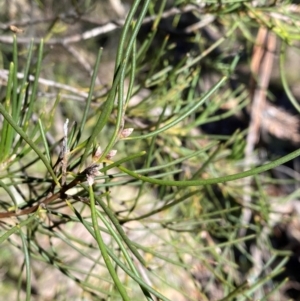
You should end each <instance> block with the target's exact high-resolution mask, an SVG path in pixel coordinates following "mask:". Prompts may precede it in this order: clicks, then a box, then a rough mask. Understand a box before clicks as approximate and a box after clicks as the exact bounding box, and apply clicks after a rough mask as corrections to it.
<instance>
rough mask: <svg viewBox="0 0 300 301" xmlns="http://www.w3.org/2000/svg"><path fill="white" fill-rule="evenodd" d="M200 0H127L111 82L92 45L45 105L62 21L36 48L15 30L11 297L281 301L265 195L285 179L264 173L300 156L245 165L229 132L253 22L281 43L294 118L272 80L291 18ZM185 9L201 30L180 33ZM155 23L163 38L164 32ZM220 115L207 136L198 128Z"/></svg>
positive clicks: (6, 157)
mask: <svg viewBox="0 0 300 301" xmlns="http://www.w3.org/2000/svg"><path fill="white" fill-rule="evenodd" d="M73 2H74V3H75V4H74V3H73ZM83 2H84V4H83V5H82V7H79V6H80V5H79V4H77V2H76V1H72V5H73V6H71V7H73V8H74V9H75V10H76V13H78V14H82V15H84V14H88V13H89V12H90V11H91V10H92V9H93V8H95V7H97V5H96V3H94V2H93V1H83ZM262 2H263V1H262ZM197 3H198V2H197ZM197 3H196V2H195V1H176V2H175V4H173V6H172V7H170V6H169V3H168V1H157V2H156V1H150V0H147V1H138V0H136V1H133V3H132V5H131V8H130V10H129V12H128V14H127V17H126V20H125V21H124V22H123V23H122V22H120V24H122V26H121V28H122V31H121V33H120V39H119V43H118V47H117V51H116V58H115V61H114V68H112V69H113V70H111V72H112V73H113V80H112V82H111V84H110V85H109V86H105V85H102V84H101V83H100V84H99V81H98V76H99V72H100V71H99V70H101V64H102V59H103V56H104V51H105V49H104V50H103V49H102V48H100V50H97V53H98V54H97V56H96V58H95V60H94V61H95V63H94V68H93V70H92V72H91V78H90V79H88V81H86V82H85V83H84V84H83V85H82V87H81V88H78V86H76V87H75V84H74V87H70V86H60V85H57V84H56V83H55V85H53V87H55V86H57V87H59V89H60V91H57V90H55V89H51V88H49V90H50V91H51V92H53V91H55V93H54V95H53V94H52V96H51V97H47V96H45V95H46V92H48V91H43V87H42V85H41V82H39V79H40V78H41V74H43V76H45V75H48V74H47V67H48V66H49V64H50V63H49V61H51V55H50V54H49V53H50V52H51V51H50V50H49V49H48V47H49V45H52V43H54V42H53V40H52V41H51V38H50V37H51V36H52V35H54V33H55V31H54V28H55V25H57V24H56V22H58V25H57V26H62V25H61V24H60V23H59V22H60V21H59V20H58V19H59V18H56V19H54V20H53V24H51V26H49V27H48V29H47V32H46V33H45V35H44V37H45V39H42V40H41V41H40V42H39V44H37V41H31V42H30V44H28V45H29V46H28V48H24V47H22V46H21V44H18V38H16V37H15V36H14V39H13V44H12V62H11V63H10V64H9V67H8V68H9V73H8V79H7V83H6V86H5V88H2V91H1V93H2V101H1V103H0V114H1V128H0V130H1V141H0V204H1V212H0V219H1V232H0V243H1V246H2V248H1V249H2V250H1V255H3V254H4V253H5V252H7V251H6V250H8V249H9V250H10V251H11V256H9V255H7V254H6V255H5V257H4V256H1V257H2V258H4V259H3V260H2V259H0V262H1V265H5V264H6V265H7V267H8V268H7V269H8V270H9V272H8V273H9V277H7V278H10V279H15V280H14V281H15V282H16V285H15V287H14V291H11V290H10V289H8V285H7V286H5V287H3V291H5V294H6V295H7V297H8V298H10V297H11V296H13V297H16V295H17V299H20V300H21V299H22V300H46V299H47V298H46V297H45V298H44V299H43V294H44V293H45V288H43V287H42V285H41V283H45V281H49V286H50V287H51V292H52V295H51V298H55V300H121V299H122V300H148V301H149V300H223V301H225V300H239V301H242V300H258V299H259V300H283V299H280V298H282V293H281V292H280V287H281V286H282V285H284V283H285V282H286V280H279V279H280V278H279V275H280V274H281V273H282V271H283V269H284V268H283V267H284V265H285V264H286V262H287V260H288V256H289V253H288V252H286V251H285V252H280V251H279V250H275V249H274V248H273V246H272V242H271V240H270V232H271V227H272V226H273V223H274V221H273V220H272V219H271V215H272V213H274V211H276V210H275V209H274V207H273V206H272V204H271V203H272V201H273V199H272V198H271V196H269V195H268V193H267V192H266V190H267V189H268V188H270V187H271V184H272V185H274V186H276V185H278V186H280V185H281V182H280V180H279V179H276V178H272V174H271V173H269V171H270V170H272V169H275V168H276V167H278V166H281V165H283V164H284V163H286V162H288V161H291V160H293V159H295V158H296V157H298V156H299V154H300V150H296V151H293V152H290V153H288V154H285V155H284V156H281V157H280V158H271V160H267V159H266V158H265V159H264V160H263V162H261V161H262V160H260V162H259V161H258V160H257V163H253V164H251V166H250V167H249V166H246V169H245V167H244V166H243V164H244V165H245V164H246V163H245V147H246V146H247V130H246V129H242V128H241V129H237V130H235V131H233V132H228V131H226V130H227V128H226V127H227V126H228V127H229V123H230V121H229V120H230V118H231V117H234V116H237V115H239V114H241V113H242V112H243V111H244V110H246V108H247V107H249V106H250V104H251V91H250V89H249V87H248V84H247V81H245V80H244V79H243V76H242V75H241V72H242V71H241V70H243V69H245V68H246V69H247V75H248V76H250V71H249V70H250V67H249V61H248V60H250V59H249V57H250V55H249V54H250V53H251V49H252V47H253V45H254V43H255V36H256V34H257V31H258V30H259V28H261V27H263V28H267V29H268V30H269V31H270V32H273V33H274V34H275V35H276V38H277V40H278V41H280V42H281V45H282V46H281V54H280V62H279V67H280V68H279V69H280V75H281V81H282V88H283V89H284V90H285V91H286V94H287V95H288V97H289V99H290V100H291V102H292V103H293V105H294V107H296V108H297V110H298V109H299V108H298V104H297V101H296V99H295V97H294V96H293V94H292V92H291V90H290V88H289V86H288V83H289V79H288V78H287V76H286V74H285V72H284V61H285V59H286V57H285V51H286V48H285V47H288V46H295V45H297V44H296V43H297V41H298V40H299V28H298V23H299V17H298V16H297V15H296V13H294V12H293V11H291V9H290V4H289V3H269V2H267V1H266V2H263V3H259V4H256V5H253V4H251V3H250V2H248V1H206V2H205V4H203V6H199V5H200V4H199V5H198V4H197ZM37 5H38V6H39V7H40V8H41V7H42V6H43V5H44V4H42V3H38V4H37ZM69 5H71V4H69ZM201 5H202V4H201ZM81 10H82V11H81ZM184 12H188V13H190V16H193V17H194V18H198V20H199V22H200V23H201V22H202V23H201V24H200V27H199V28H198V29H197V30H192V31H186V32H184V31H181V30H180V26H179V25H180V24H181V23H180V22H184V18H185V17H186V16H185V14H184ZM168 14H169V15H170V17H169V18H167V17H168ZM62 17H63V16H62V15H61V18H62ZM71 17H72V16H71ZM71 17H70V18H71ZM73 18H74V16H73ZM75 19H76V18H75ZM165 20H168V21H169V22H170V24H171V25H172V26H171V25H165V26H166V27H168V26H171V27H172V30H174V31H175V35H172V34H171V32H169V33H167V34H165V32H164V31H163V30H161V28H163V24H164V23H163V22H164V21H165ZM150 21H151V22H150ZM114 24H115V23H114ZM149 24H150V27H149V28H145V27H146V26H147V25H149ZM198 25H199V24H198ZM115 26H116V25H115ZM62 28H63V26H62ZM186 28H187V27H186ZM56 30H58V29H57V28H56ZM205 30H206V31H205ZM184 33H185V34H184ZM176 35H177V36H176ZM0 38H1V37H0ZM20 40H22V39H20ZM62 45H63V43H62ZM187 45H188V46H187ZM65 46H66V47H69V46H68V44H67V43H66V44H65ZM94 46H95V45H94ZM181 47H183V48H184V47H187V48H188V50H187V51H185V49H184V50H182V51H181V50H180V49H181ZM45 48H46V49H47V50H46V49H45ZM95 48H96V46H95V47H94V49H95ZM98 48H99V47H98V46H97V49H98ZM70 49H71V48H70ZM70 49H69V51H73V53H74V49H73V50H70ZM47 51H49V53H48V52H47ZM95 52H96V51H95V50H94V53H95ZM3 55H4V56H5V52H4V51H3ZM245 56H247V58H246V59H245ZM24 57H26V58H25V60H24ZM23 60H24V61H25V62H23ZM20 62H22V63H20ZM66 64H69V62H68V63H66ZM70 65H71V63H70ZM63 67H64V66H63ZM65 68H66V69H68V68H72V67H70V66H68V67H65ZM18 72H22V74H23V75H22V77H20V76H19V75H18ZM70 73H72V72H70ZM74 73H75V72H74ZM58 76H59V75H58ZM74 78H75V75H74ZM68 80H70V81H71V80H73V79H68ZM233 82H234V83H233ZM48 84H49V82H48ZM49 85H50V84H49ZM83 86H84V87H85V88H87V87H88V88H87V89H88V92H86V90H85V89H84V87H83ZM72 88H73V90H72ZM44 90H47V89H44ZM66 90H68V91H69V93H70V94H69V95H68V97H69V98H70V99H71V98H72V97H74V99H76V97H78V99H82V97H83V99H84V101H83V103H82V102H80V101H78V102H76V101H74V102H72V103H70V102H69V101H70V100H69V99H67V98H68V97H63V95H62V94H64V93H65V92H66ZM4 91H5V92H4ZM99 91H100V92H99ZM43 92H45V93H44V94H43ZM80 97H81V98H80ZM231 102H233V105H230V103H231ZM224 108H225V109H224ZM298 111H299V110H298ZM244 118H246V117H245V116H244ZM62 119H63V121H61V120H62ZM69 120H70V123H69ZM219 121H225V122H224V123H222V124H223V127H225V128H223V129H221V130H220V131H219V132H218V133H216V134H211V133H209V131H207V133H206V132H205V131H203V128H204V129H205V126H209V125H212V124H215V123H216V124H217V122H219ZM246 127H247V126H246ZM246 127H245V128H246ZM132 129H133V130H134V131H133V134H132V135H130V134H131V130H132ZM115 150H117V151H118V153H117V155H115ZM254 155H256V153H255V154H254ZM257 158H258V156H257ZM244 178H247V179H246V180H249V182H245V179H244ZM249 183H250V184H249ZM291 183H295V180H294V179H291ZM272 187H273V186H272ZM247 188H248V189H247ZM297 192H298V190H297V191H296V192H294V193H295V194H296V195H297ZM245 198H250V199H251V202H246V201H245ZM288 199H289V196H288V195H284V196H283V197H282V198H281V199H280V202H281V203H284V202H287V201H288ZM276 202H278V199H276ZM247 210H249V211H250V212H251V216H252V218H251V219H250V220H246V221H247V223H246V224H245V218H244V215H243V213H244V212H245V211H247ZM253 248H255V250H256V253H255V254H260V256H261V257H260V258H261V262H259V264H260V263H261V265H259V264H258V265H257V262H256V260H257V259H256V257H255V254H254V253H253ZM2 253H3V254H2ZM7 257H8V259H7ZM15 258H16V259H15ZM4 260H5V261H8V262H10V263H9V264H8V263H6V262H4ZM46 274H47V275H46ZM46 276H47V277H46ZM66 279H67V280H66ZM5 280H7V279H5ZM3 286H4V285H3ZM1 290H2V288H1ZM49 290H50V289H49ZM70 290H72V291H71V292H70ZM16 292H17V293H16ZM39 294H40V295H39ZM6 295H5V296H6ZM271 298H273V299H271Z"/></svg>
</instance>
